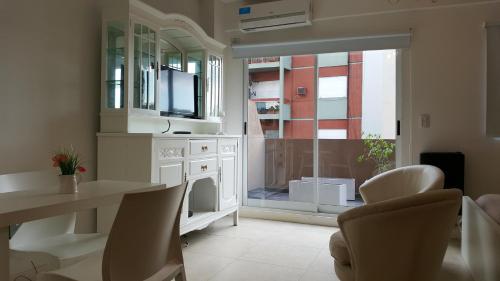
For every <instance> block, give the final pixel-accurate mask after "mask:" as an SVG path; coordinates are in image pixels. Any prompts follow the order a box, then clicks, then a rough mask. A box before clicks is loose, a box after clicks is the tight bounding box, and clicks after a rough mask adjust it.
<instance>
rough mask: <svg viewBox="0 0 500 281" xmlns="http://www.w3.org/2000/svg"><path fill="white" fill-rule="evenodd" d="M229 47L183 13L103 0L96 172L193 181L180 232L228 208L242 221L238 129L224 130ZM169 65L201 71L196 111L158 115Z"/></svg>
mask: <svg viewBox="0 0 500 281" xmlns="http://www.w3.org/2000/svg"><path fill="white" fill-rule="evenodd" d="M125 3H127V2H125ZM224 48H225V46H224V45H223V44H221V43H219V42H218V41H216V40H214V39H213V38H211V37H209V36H208V35H207V34H206V33H205V32H204V30H203V29H202V28H201V27H200V26H198V25H197V24H196V23H195V22H194V21H192V20H191V19H189V18H187V17H185V16H182V15H178V14H164V13H163V12H160V11H158V10H156V9H154V8H152V7H150V6H148V5H146V4H144V3H143V2H140V1H137V0H131V1H129V2H128V5H123V1H117V0H106V1H104V4H103V27H102V71H101V73H102V88H101V112H100V120H101V130H100V133H98V175H97V176H98V179H113V180H128V181H148V182H159V183H165V184H166V185H167V187H169V186H175V185H178V184H181V183H182V182H185V181H188V182H189V185H188V190H187V192H186V197H185V200H184V204H183V210H182V217H181V233H187V232H189V231H192V230H195V229H201V228H203V227H205V226H207V225H208V224H209V223H211V222H213V221H214V220H216V219H219V218H221V217H223V216H226V215H228V214H233V215H234V223H235V224H236V223H237V216H238V205H239V204H238V192H237V191H238V190H239V188H240V187H241V186H240V178H241V166H240V164H239V163H240V161H239V157H240V150H241V145H240V137H239V136H234V135H224V134H219V133H220V132H219V130H220V128H221V127H222V126H220V125H221V122H223V120H222V118H221V116H223V95H222V73H223V72H222V71H223V60H222V54H223V50H224ZM164 68H168V69H172V70H175V71H182V72H188V73H191V74H193V75H196V77H198V83H197V89H194V92H193V93H194V95H195V97H194V99H197V104H198V108H197V112H198V118H196V119H193V118H182V117H171V116H161V114H160V110H159V104H160V99H161V98H162V96H161V95H160V93H161V90H162V89H161V87H162V86H161V85H162V83H161V79H162V77H161V75H160V72H161V70H162V69H164ZM173 131H190V132H192V134H187V135H178V134H172V132H173ZM116 210H117V207H116V206H113V207H107V208H101V209H99V210H98V230H99V231H101V232H105V233H106V232H107V231H109V228H110V226H111V223H112V221H113V218H114V215H115V212H116Z"/></svg>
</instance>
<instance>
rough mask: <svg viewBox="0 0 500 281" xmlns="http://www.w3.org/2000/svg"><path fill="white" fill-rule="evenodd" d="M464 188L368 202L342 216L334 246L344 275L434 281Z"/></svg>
mask: <svg viewBox="0 0 500 281" xmlns="http://www.w3.org/2000/svg"><path fill="white" fill-rule="evenodd" d="M461 196H462V193H461V191H460V190H458V189H446V190H436V191H431V192H425V193H422V194H416V195H413V196H407V197H401V198H397V199H393V200H386V201H383V202H378V203H373V204H368V205H364V206H361V207H358V208H354V209H351V210H349V211H346V212H344V213H342V214H340V215H339V216H338V223H339V226H340V230H341V231H339V232H337V233H335V234H333V235H332V237H331V240H330V252H331V254H332V256H333V257H334V259H335V262H334V266H335V272H336V274H337V276H338V278H339V279H340V280H341V281H423V280H425V281H433V280H436V277H437V276H438V273H439V272H440V269H441V264H442V262H443V258H444V254H445V252H446V248H447V246H448V241H449V238H450V233H451V230H452V228H453V226H454V224H455V222H456V217H457V214H458V209H459V207H460V199H461Z"/></svg>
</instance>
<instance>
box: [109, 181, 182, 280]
mask: <svg viewBox="0 0 500 281" xmlns="http://www.w3.org/2000/svg"><path fill="white" fill-rule="evenodd" d="M185 192H186V183H184V184H181V185H178V186H175V187H171V188H166V189H162V190H157V191H149V192H142V193H132V194H125V195H124V197H123V200H122V202H121V204H120V208H119V209H118V213H117V215H116V218H115V221H114V222H113V226H112V227H111V232H110V234H109V238H108V242H107V243H106V248H105V250H104V256H103V262H102V277H103V281H115V280H120V281H127V280H145V279H147V278H149V277H150V276H152V275H153V274H155V273H157V272H158V271H159V270H160V269H162V268H163V267H164V266H165V265H167V263H171V262H172V263H183V259H182V250H181V241H180V229H179V221H180V214H181V206H182V205H181V204H182V201H183V198H184V194H185Z"/></svg>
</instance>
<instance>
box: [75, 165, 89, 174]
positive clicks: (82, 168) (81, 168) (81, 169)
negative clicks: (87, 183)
mask: <svg viewBox="0 0 500 281" xmlns="http://www.w3.org/2000/svg"><path fill="white" fill-rule="evenodd" d="M77 169H78V172H80V173H85V172H86V171H87V169H85V167H82V166H78V167H77Z"/></svg>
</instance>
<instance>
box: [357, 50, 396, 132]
mask: <svg viewBox="0 0 500 281" xmlns="http://www.w3.org/2000/svg"><path fill="white" fill-rule="evenodd" d="M362 111H363V112H362V114H361V116H362V121H361V127H362V128H361V131H362V132H363V134H375V135H380V137H381V138H383V139H395V138H396V50H377V51H365V52H363V98H362Z"/></svg>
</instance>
